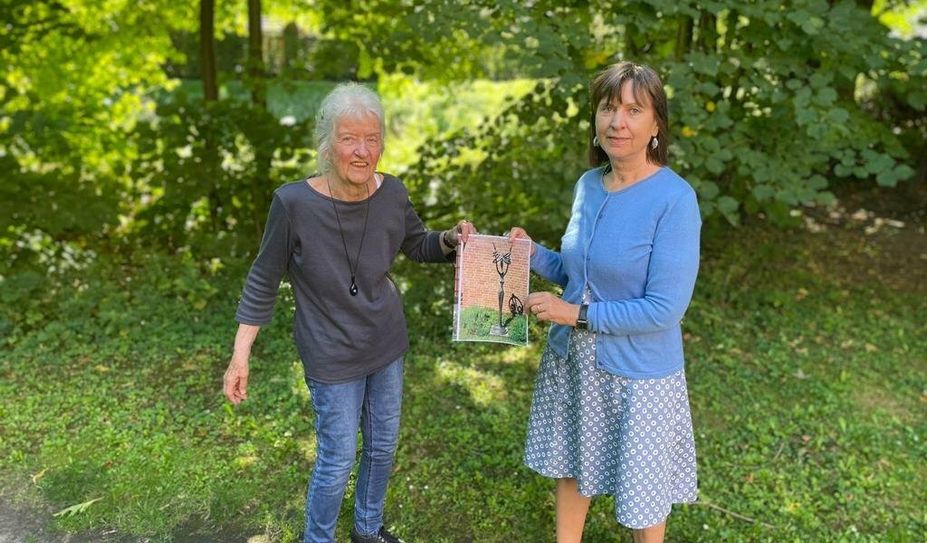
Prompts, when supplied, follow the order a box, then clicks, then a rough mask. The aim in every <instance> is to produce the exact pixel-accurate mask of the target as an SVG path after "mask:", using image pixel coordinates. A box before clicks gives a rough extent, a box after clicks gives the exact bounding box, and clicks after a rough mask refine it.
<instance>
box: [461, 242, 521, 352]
mask: <svg viewBox="0 0 927 543" xmlns="http://www.w3.org/2000/svg"><path fill="white" fill-rule="evenodd" d="M530 252H531V243H530V242H529V241H527V240H515V241H510V240H509V239H508V238H507V237H499V236H484V235H476V236H470V239H469V240H468V241H467V244H466V245H465V246H464V247H463V248H462V249H460V250H459V251H458V255H457V284H456V301H455V305H454V340H456V341H493V342H497V343H509V344H514V345H527V343H528V320H527V316H526V315H525V314H524V303H525V301H526V300H527V298H528V280H529V275H530V262H529V259H530ZM500 272H503V273H504V276H503V278H504V280H503V282H502V284H501V285H500ZM500 286H501V288H502V308H501V314H500V308H499V291H500ZM513 295H514V298H513Z"/></svg>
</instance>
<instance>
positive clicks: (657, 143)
mask: <svg viewBox="0 0 927 543" xmlns="http://www.w3.org/2000/svg"><path fill="white" fill-rule="evenodd" d="M659 146H660V140H658V139H657V137H656V136H654V137H653V139H652V140H650V148H651V149H656V148H657V147H659Z"/></svg>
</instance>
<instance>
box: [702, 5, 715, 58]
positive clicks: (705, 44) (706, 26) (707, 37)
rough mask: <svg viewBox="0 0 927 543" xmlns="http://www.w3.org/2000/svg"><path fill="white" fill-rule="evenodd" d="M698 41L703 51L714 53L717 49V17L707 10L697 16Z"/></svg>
mask: <svg viewBox="0 0 927 543" xmlns="http://www.w3.org/2000/svg"><path fill="white" fill-rule="evenodd" d="M698 42H699V45H700V46H701V47H700V49H701V51H702V52H703V53H715V52H717V50H718V19H717V16H715V15H714V14H712V13H709V12H707V11H705V12H703V13H702V15H701V17H699V21H698Z"/></svg>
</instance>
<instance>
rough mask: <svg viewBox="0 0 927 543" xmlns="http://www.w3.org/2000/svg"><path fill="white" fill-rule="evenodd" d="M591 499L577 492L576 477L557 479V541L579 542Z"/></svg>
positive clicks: (559, 542) (562, 542) (561, 542)
mask: <svg viewBox="0 0 927 543" xmlns="http://www.w3.org/2000/svg"><path fill="white" fill-rule="evenodd" d="M591 501H592V499H591V498H588V497H586V496H583V495H582V494H580V493H579V490H578V489H577V487H576V479H557V543H580V542H581V541H582V539H583V528H584V527H585V525H586V512H587V511H589V502H591Z"/></svg>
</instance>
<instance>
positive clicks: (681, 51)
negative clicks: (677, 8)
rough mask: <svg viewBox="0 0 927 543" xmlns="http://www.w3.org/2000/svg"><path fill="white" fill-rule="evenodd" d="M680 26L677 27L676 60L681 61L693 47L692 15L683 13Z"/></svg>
mask: <svg viewBox="0 0 927 543" xmlns="http://www.w3.org/2000/svg"><path fill="white" fill-rule="evenodd" d="M678 24H679V26H678V28H677V29H676V50H675V55H676V60H677V61H681V60H682V59H683V58H685V56H686V53H688V52H689V51H690V49H691V47H692V24H693V23H692V17H689V16H688V15H683V16H682V17H681V18H680V19H679V23H678Z"/></svg>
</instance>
